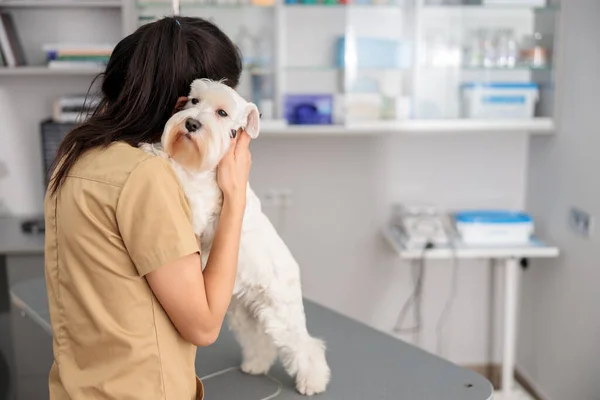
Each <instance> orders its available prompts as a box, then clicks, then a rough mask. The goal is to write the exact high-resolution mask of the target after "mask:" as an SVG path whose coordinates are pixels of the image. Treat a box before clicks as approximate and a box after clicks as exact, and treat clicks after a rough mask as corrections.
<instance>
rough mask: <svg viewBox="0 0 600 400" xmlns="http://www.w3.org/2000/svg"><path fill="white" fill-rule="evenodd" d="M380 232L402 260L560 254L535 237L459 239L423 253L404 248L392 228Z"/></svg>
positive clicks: (529, 256) (544, 256) (523, 256)
mask: <svg viewBox="0 0 600 400" xmlns="http://www.w3.org/2000/svg"><path fill="white" fill-rule="evenodd" d="M382 234H383V237H384V238H385V239H386V241H387V242H388V244H389V245H390V246H391V247H392V249H393V250H394V251H395V252H396V254H397V255H398V256H399V257H400V258H402V259H404V260H418V259H421V258H422V257H425V258H426V259H428V260H448V259H452V258H453V257H456V258H460V259H482V258H511V257H517V258H556V257H558V256H559V254H560V251H559V249H558V248H557V247H554V246H550V245H548V244H546V243H544V242H542V241H540V240H537V239H533V240H531V242H530V243H528V244H523V245H512V246H470V245H466V244H464V243H462V242H460V241H459V242H458V243H456V244H455V247H454V248H451V247H449V246H443V247H436V248H433V249H431V250H427V251H426V252H425V253H424V252H423V249H407V248H405V247H404V245H403V243H402V239H401V238H400V237H399V236H398V234H397V233H396V231H395V230H394V229H393V228H390V227H386V228H384V229H383V230H382Z"/></svg>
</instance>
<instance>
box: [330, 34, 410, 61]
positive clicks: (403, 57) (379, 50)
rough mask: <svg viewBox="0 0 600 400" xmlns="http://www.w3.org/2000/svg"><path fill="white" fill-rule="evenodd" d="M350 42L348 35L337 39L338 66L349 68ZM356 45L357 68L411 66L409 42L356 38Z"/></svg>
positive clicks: (354, 42) (354, 43)
mask: <svg viewBox="0 0 600 400" xmlns="http://www.w3.org/2000/svg"><path fill="white" fill-rule="evenodd" d="M347 45H350V42H349V41H347V40H346V37H341V38H339V39H338V41H337V49H336V52H337V57H336V58H337V66H338V67H339V68H347V67H348V65H347V64H348V60H347V59H346V55H347V54H348V51H347V48H346V46H347ZM353 45H355V46H356V67H357V68H390V69H391V68H401V69H404V68H410V67H411V56H412V54H411V48H410V46H409V45H408V44H407V43H404V42H400V41H397V40H392V39H380V38H366V37H363V38H356V40H354V41H353Z"/></svg>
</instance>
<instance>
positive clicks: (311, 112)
mask: <svg viewBox="0 0 600 400" xmlns="http://www.w3.org/2000/svg"><path fill="white" fill-rule="evenodd" d="M284 103H285V105H284V113H285V118H286V119H287V121H288V123H289V124H290V125H329V124H331V123H332V121H333V95H331V94H288V95H286V96H285V101H284Z"/></svg>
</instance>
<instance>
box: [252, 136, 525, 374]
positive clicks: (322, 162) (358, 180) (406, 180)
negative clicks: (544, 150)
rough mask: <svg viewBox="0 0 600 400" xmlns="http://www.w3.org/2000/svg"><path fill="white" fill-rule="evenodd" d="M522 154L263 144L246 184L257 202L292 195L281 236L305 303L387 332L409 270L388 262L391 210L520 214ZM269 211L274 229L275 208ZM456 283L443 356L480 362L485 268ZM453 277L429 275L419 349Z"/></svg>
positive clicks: (484, 140) (470, 147) (418, 145)
mask: <svg viewBox="0 0 600 400" xmlns="http://www.w3.org/2000/svg"><path fill="white" fill-rule="evenodd" d="M526 149H527V139H526V137H525V136H521V135H507V136H506V137H499V136H489V137H485V136H470V135H464V136H460V135H457V136H454V135H450V136H446V137H444V136H428V137H427V136H426V137H388V138H321V139H293V140H292V139H263V140H259V141H257V142H255V143H253V145H252V151H253V160H254V162H253V172H252V183H253V186H254V187H255V190H256V191H257V193H258V194H259V195H261V194H264V193H265V192H266V191H267V190H268V189H270V188H289V189H291V190H292V192H293V205H292V208H291V209H290V210H289V212H288V213H287V218H286V220H285V225H284V230H283V233H282V234H283V236H284V239H285V240H286V241H287V243H288V244H289V246H290V247H291V249H292V251H293V252H294V254H295V255H296V256H297V258H298V260H299V261H300V264H301V266H302V274H303V282H304V291H305V294H306V295H307V296H308V297H309V298H311V299H314V300H316V301H318V302H320V303H322V304H325V305H327V306H329V307H332V308H334V309H336V310H339V311H341V312H343V313H344V314H346V315H349V316H351V317H354V318H356V319H359V320H361V321H364V322H366V323H369V324H371V325H372V326H374V327H376V328H378V329H381V330H385V331H391V328H392V327H393V325H394V323H395V320H396V317H397V314H398V312H399V311H400V308H401V306H402V304H403V302H404V301H405V299H406V298H407V297H408V295H409V293H410V292H411V290H412V283H411V282H412V280H411V277H410V273H409V271H410V268H409V265H408V264H406V263H402V262H399V261H398V260H397V259H395V258H394V255H393V254H392V253H391V252H390V251H389V249H388V247H387V245H386V244H385V243H384V242H383V241H382V240H381V237H380V235H379V229H380V228H381V226H382V224H383V223H385V221H386V219H385V218H386V216H387V212H388V206H389V204H390V203H391V202H393V201H400V200H426V201H429V202H432V203H435V204H439V205H440V206H442V207H450V208H455V207H471V206H475V205H479V206H484V207H485V206H490V207H493V206H499V207H520V206H521V205H522V202H523V195H524V174H523V171H524V168H525V166H526V158H525V155H526ZM267 212H268V214H269V215H270V216H271V217H272V220H273V222H274V223H275V224H278V223H279V219H278V218H279V217H278V214H277V212H276V210H273V209H267ZM459 274H460V278H459V295H458V297H457V299H456V301H455V307H454V311H453V313H452V318H451V319H450V322H449V329H448V335H447V337H448V338H450V339H449V340H450V342H449V343H447V344H446V346H445V348H446V349H447V352H446V353H445V355H446V356H448V357H449V358H450V359H452V360H453V361H456V362H459V363H463V364H482V363H486V362H487V361H488V360H489V351H490V349H489V341H488V336H489V335H488V333H489V331H488V330H489V329H490V320H489V318H490V312H489V311H490V307H491V304H490V293H491V292H490V269H489V268H488V267H487V266H486V265H485V264H484V263H478V262H462V263H461V264H460V269H459ZM450 277H451V268H450V264H448V263H431V264H430V265H429V266H428V269H427V276H426V283H425V289H424V293H425V294H424V305H423V318H424V333H423V335H422V337H421V342H420V343H421V345H422V346H423V347H425V348H426V349H428V350H431V351H435V349H436V337H435V332H434V330H435V326H436V323H437V320H438V318H439V315H440V313H441V311H442V308H443V306H444V304H445V302H446V300H447V298H448V295H449V290H450ZM404 339H407V340H412V339H413V338H412V337H410V336H406V337H404ZM494 359H496V360H497V359H498V357H494Z"/></svg>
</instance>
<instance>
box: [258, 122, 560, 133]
mask: <svg viewBox="0 0 600 400" xmlns="http://www.w3.org/2000/svg"><path fill="white" fill-rule="evenodd" d="M554 129H555V127H554V122H553V120H552V119H550V118H536V119H533V120H468V119H454V120H408V121H374V122H362V123H349V124H346V125H285V124H282V123H278V124H273V123H270V122H269V121H267V122H265V123H264V124H263V125H262V126H261V135H263V134H264V135H268V136H281V137H286V136H289V137H303V136H371V135H380V134H413V135H414V134H489V133H498V134H505V133H511V132H515V133H528V134H530V135H552V134H554Z"/></svg>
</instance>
